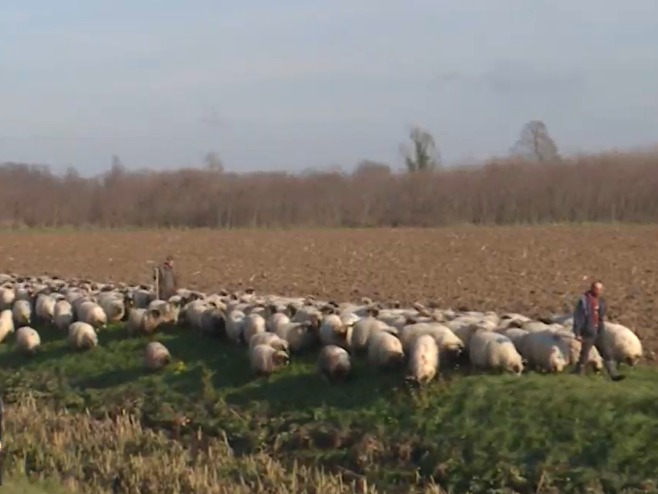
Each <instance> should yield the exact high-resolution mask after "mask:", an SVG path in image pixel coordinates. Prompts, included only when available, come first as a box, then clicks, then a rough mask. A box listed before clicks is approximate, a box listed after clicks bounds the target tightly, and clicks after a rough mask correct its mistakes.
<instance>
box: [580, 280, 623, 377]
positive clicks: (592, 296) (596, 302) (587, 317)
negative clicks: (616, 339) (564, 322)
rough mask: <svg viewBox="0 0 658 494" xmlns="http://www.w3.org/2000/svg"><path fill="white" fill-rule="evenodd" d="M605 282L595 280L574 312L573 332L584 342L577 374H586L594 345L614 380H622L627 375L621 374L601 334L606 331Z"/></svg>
mask: <svg viewBox="0 0 658 494" xmlns="http://www.w3.org/2000/svg"><path fill="white" fill-rule="evenodd" d="M602 294H603V283H601V282H600V281H595V282H594V283H592V285H591V286H590V288H589V290H588V291H586V292H585V293H584V294H583V295H581V297H580V299H579V300H578V303H577V304H576V309H575V310H574V313H573V332H574V334H575V335H576V339H577V340H578V341H580V342H581V343H582V348H581V351H580V358H579V359H578V362H577V363H576V368H575V370H574V373H575V374H584V373H585V365H586V363H587V357H588V356H589V352H590V350H591V349H592V347H593V346H594V347H596V349H597V350H598V351H599V353H600V354H601V357H602V358H603V365H604V366H605V370H606V371H607V372H608V375H609V376H610V378H611V379H612V380H613V381H621V380H622V379H624V378H625V376H623V375H621V374H619V372H618V371H617V368H616V365H615V362H614V360H612V358H611V355H608V354H607V352H606V350H605V347H604V346H603V345H602V341H601V336H602V335H603V331H605V326H604V319H605V313H606V303H605V299H604V298H603V297H602Z"/></svg>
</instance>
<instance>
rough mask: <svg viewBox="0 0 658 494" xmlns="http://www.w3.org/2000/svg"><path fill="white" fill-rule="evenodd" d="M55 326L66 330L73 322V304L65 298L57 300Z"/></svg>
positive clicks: (54, 312) (54, 315)
mask: <svg viewBox="0 0 658 494" xmlns="http://www.w3.org/2000/svg"><path fill="white" fill-rule="evenodd" d="M53 319H54V322H55V326H56V327H57V329H59V330H60V331H64V330H66V329H67V328H68V327H69V326H70V325H71V323H72V322H73V319H74V316H73V306H72V305H71V304H70V303H69V302H68V301H67V300H65V299H63V300H58V301H57V302H55V308H54V309H53Z"/></svg>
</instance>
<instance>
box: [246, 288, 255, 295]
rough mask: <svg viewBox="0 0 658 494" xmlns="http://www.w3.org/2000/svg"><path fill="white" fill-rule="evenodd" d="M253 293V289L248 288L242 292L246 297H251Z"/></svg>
mask: <svg viewBox="0 0 658 494" xmlns="http://www.w3.org/2000/svg"><path fill="white" fill-rule="evenodd" d="M255 291H256V290H254V289H253V288H251V287H249V288H247V289H246V290H245V291H244V293H246V294H247V295H253V294H254V292H255Z"/></svg>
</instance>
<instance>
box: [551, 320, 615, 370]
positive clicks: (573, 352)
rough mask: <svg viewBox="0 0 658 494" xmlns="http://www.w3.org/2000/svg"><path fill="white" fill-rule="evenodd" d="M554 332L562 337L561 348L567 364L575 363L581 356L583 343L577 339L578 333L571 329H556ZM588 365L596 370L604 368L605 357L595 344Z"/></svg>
mask: <svg viewBox="0 0 658 494" xmlns="http://www.w3.org/2000/svg"><path fill="white" fill-rule="evenodd" d="M554 333H555V334H556V335H558V336H559V337H560V350H561V351H562V354H563V355H564V357H565V358H566V360H567V365H575V364H576V363H577V362H578V359H579V358H580V352H581V350H582V343H581V342H580V341H578V340H577V339H576V335H574V334H573V333H572V332H571V331H565V330H561V331H554ZM586 365H587V366H588V367H591V368H592V369H593V370H594V371H595V372H601V371H602V370H603V359H602V358H601V354H600V353H599V351H598V350H597V349H596V347H595V346H593V347H592V348H591V349H590V351H589V355H588V356H587V362H586Z"/></svg>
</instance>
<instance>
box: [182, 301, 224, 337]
mask: <svg viewBox="0 0 658 494" xmlns="http://www.w3.org/2000/svg"><path fill="white" fill-rule="evenodd" d="M209 307H211V306H210V305H209V304H208V303H206V302H204V301H203V300H193V301H192V302H189V303H188V304H186V305H185V306H184V307H183V309H182V310H181V312H180V314H179V315H180V316H181V317H183V319H184V321H185V322H186V323H187V324H188V325H189V326H190V327H192V328H194V329H199V330H202V324H201V318H202V316H203V313H204V312H205V311H206V310H207V309H208V308H209ZM212 307H213V308H216V307H214V306H212Z"/></svg>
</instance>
